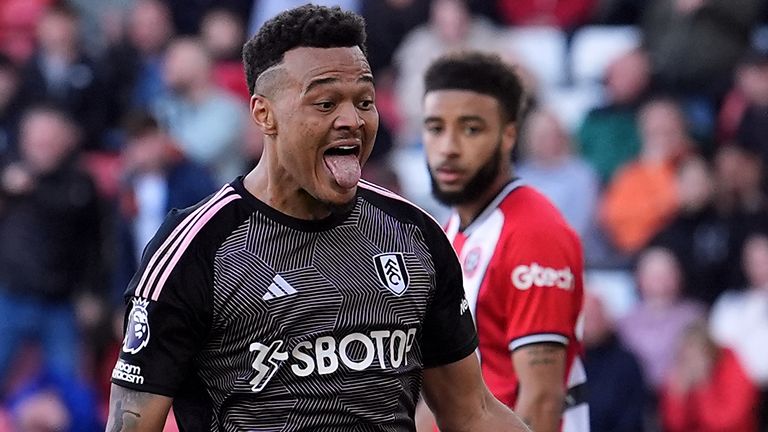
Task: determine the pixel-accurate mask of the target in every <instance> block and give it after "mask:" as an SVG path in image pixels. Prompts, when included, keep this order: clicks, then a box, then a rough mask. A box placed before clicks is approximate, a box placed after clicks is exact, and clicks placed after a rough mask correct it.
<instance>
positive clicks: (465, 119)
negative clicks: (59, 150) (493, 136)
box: [459, 115, 485, 123]
mask: <svg viewBox="0 0 768 432" xmlns="http://www.w3.org/2000/svg"><path fill="white" fill-rule="evenodd" d="M459 121H460V122H462V123H466V122H472V121H476V122H481V123H485V119H483V118H482V117H480V116H477V115H463V116H460V117H459Z"/></svg>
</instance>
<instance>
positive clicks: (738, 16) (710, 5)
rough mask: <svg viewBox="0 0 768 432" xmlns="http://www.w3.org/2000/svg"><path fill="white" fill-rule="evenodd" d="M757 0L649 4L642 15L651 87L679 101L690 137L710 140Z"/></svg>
mask: <svg viewBox="0 0 768 432" xmlns="http://www.w3.org/2000/svg"><path fill="white" fill-rule="evenodd" d="M762 3H763V2H762V1H761V0H652V1H649V2H648V5H647V6H646V10H645V13H644V17H643V20H642V21H643V25H642V28H643V33H644V38H645V46H646V47H647V49H648V52H649V53H650V57H651V64H652V65H653V66H652V70H653V82H654V87H655V88H656V89H657V90H659V91H662V92H665V93H669V94H674V95H676V96H677V97H679V98H680V99H681V101H682V104H683V107H684V109H685V111H686V114H687V116H688V118H689V119H691V130H692V132H693V134H694V135H695V136H696V137H697V138H699V139H701V140H703V141H702V143H703V144H707V141H708V140H709V139H710V138H711V135H712V133H713V130H712V129H713V128H712V125H713V124H714V123H715V112H716V109H717V107H718V106H719V103H720V102H721V99H722V98H723V96H724V95H725V93H726V91H727V90H728V88H729V87H730V83H731V77H732V73H733V68H734V66H735V65H736V62H737V61H738V60H739V59H740V58H741V57H742V56H743V55H744V53H745V51H746V50H747V49H748V48H749V44H750V37H751V34H752V28H753V26H754V25H755V24H756V23H757V19H758V16H759V13H760V7H761V4H762Z"/></svg>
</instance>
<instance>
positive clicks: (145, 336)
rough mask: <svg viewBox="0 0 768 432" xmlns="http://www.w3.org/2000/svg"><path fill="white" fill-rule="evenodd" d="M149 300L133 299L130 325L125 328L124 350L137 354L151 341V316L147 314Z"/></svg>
mask: <svg viewBox="0 0 768 432" xmlns="http://www.w3.org/2000/svg"><path fill="white" fill-rule="evenodd" d="M147 305H149V300H145V299H133V308H132V309H131V313H130V315H128V325H127V326H126V328H125V339H124V340H123V352H127V353H129V354H136V353H137V352H139V351H141V349H142V348H144V347H145V346H147V342H149V317H148V314H147Z"/></svg>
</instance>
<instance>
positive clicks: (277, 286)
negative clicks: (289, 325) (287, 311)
mask: <svg viewBox="0 0 768 432" xmlns="http://www.w3.org/2000/svg"><path fill="white" fill-rule="evenodd" d="M267 289H268V290H269V292H268V293H266V294H264V295H263V296H261V298H263V299H264V300H272V299H276V298H280V297H285V296H289V295H293V294H296V293H297V292H298V291H296V290H295V289H294V288H293V287H292V286H291V285H290V284H289V283H288V282H286V281H285V279H283V277H282V276H280V275H279V274H278V275H275V277H274V278H272V284H271V285H269V288H267Z"/></svg>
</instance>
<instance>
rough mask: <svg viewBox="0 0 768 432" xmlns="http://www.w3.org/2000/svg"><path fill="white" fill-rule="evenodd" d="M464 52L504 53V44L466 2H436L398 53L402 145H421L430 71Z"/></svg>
mask: <svg viewBox="0 0 768 432" xmlns="http://www.w3.org/2000/svg"><path fill="white" fill-rule="evenodd" d="M460 50H481V51H484V52H492V53H497V54H498V53H503V52H504V41H503V39H502V38H501V37H500V33H499V30H498V29H497V28H496V27H495V26H494V25H493V24H492V23H491V22H490V21H488V20H486V19H485V18H480V17H476V16H472V15H471V13H470V10H469V8H468V7H467V4H466V1H465V0H433V1H432V3H431V8H430V18H429V22H428V23H426V24H424V25H421V26H419V27H416V28H415V29H414V30H413V31H412V32H411V33H409V34H408V35H407V36H406V37H405V39H404V40H403V43H402V45H400V47H399V48H398V49H397V52H396V53H395V67H396V68H397V81H396V83H395V92H396V97H397V104H398V110H399V112H400V116H401V118H402V119H403V123H402V124H401V130H400V132H399V134H398V135H399V141H400V143H402V144H406V145H411V144H414V143H418V142H420V136H421V128H422V113H421V106H422V100H421V99H422V96H423V95H424V82H423V77H424V72H426V70H427V67H428V66H429V64H430V63H431V62H432V61H433V60H435V59H436V58H438V57H440V56H441V55H442V54H445V53H448V52H451V51H460Z"/></svg>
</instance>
